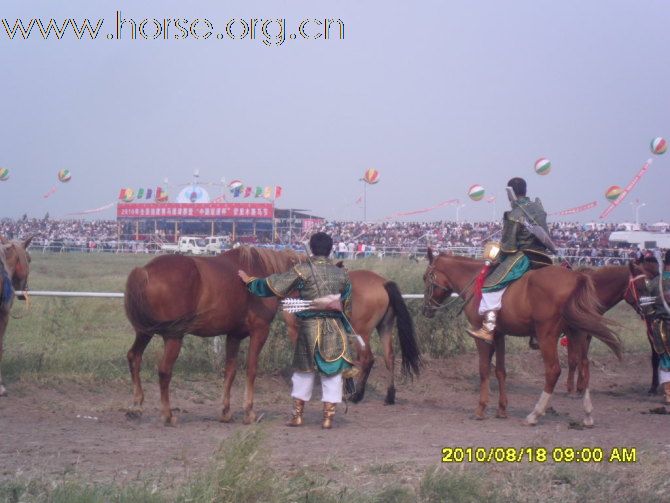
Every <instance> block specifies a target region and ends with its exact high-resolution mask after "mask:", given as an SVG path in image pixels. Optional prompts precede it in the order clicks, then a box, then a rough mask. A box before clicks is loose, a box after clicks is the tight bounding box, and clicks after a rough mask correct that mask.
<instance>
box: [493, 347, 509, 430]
mask: <svg viewBox="0 0 670 503" xmlns="http://www.w3.org/2000/svg"><path fill="white" fill-rule="evenodd" d="M495 351H496V379H498V412H497V413H496V417H498V418H501V419H507V389H506V387H505V379H507V370H506V369H505V335H504V334H499V335H498V336H497V337H496V338H495Z"/></svg>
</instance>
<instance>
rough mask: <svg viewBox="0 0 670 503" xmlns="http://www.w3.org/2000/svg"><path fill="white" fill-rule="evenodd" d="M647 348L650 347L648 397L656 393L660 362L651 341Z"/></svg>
mask: <svg viewBox="0 0 670 503" xmlns="http://www.w3.org/2000/svg"><path fill="white" fill-rule="evenodd" d="M649 346H650V347H651V386H650V388H649V391H648V393H649V394H650V395H655V394H656V392H657V391H658V366H659V364H660V362H661V357H660V356H659V355H658V353H657V352H656V350H655V349H654V346H653V345H652V344H651V341H649Z"/></svg>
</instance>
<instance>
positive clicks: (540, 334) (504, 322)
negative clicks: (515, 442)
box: [423, 249, 621, 425]
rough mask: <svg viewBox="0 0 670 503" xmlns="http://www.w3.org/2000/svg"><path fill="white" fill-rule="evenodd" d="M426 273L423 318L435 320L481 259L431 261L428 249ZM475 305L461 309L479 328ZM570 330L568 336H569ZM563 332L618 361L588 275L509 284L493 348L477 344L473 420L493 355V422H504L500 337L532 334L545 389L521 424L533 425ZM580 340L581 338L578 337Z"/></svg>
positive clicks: (552, 275) (547, 275) (482, 404)
mask: <svg viewBox="0 0 670 503" xmlns="http://www.w3.org/2000/svg"><path fill="white" fill-rule="evenodd" d="M428 262H429V265H428V268H427V269H426V273H425V274H424V278H423V279H424V284H425V296H424V310H423V312H424V315H426V316H428V317H432V316H434V314H435V312H436V310H437V309H439V307H440V306H442V305H443V303H444V301H445V300H446V299H448V298H449V296H450V295H451V293H453V292H455V293H457V294H459V295H461V296H465V295H467V294H468V290H469V289H470V285H472V284H473V283H474V282H475V278H476V277H477V276H478V274H479V273H480V271H481V269H482V267H483V265H484V263H483V261H481V260H475V259H470V258H466V257H456V256H450V255H446V254H440V255H438V256H437V257H435V256H433V253H432V251H431V250H430V249H429V250H428ZM477 311H478V305H477V302H468V303H467V304H466V305H465V307H464V312H465V315H466V316H467V318H468V320H469V321H470V323H471V324H472V325H474V326H478V325H479V324H480V323H481V321H482V317H481V316H480V315H479V314H478V312H477ZM568 331H569V332H568ZM562 332H568V333H569V334H570V336H571V340H570V342H571V343H573V344H576V342H575V339H576V338H578V337H579V336H580V334H584V333H590V334H592V335H593V336H595V337H596V338H598V339H600V340H601V341H603V342H604V343H605V344H607V345H608V346H609V347H610V348H611V349H612V351H614V353H615V354H616V355H617V357H619V358H621V342H620V341H619V339H618V337H617V336H616V334H614V333H613V332H612V330H611V329H610V328H609V326H608V325H607V320H605V318H603V316H602V315H601V314H600V313H599V311H598V301H597V297H596V294H595V291H594V288H593V282H592V280H591V279H590V277H589V276H587V275H585V274H582V273H578V272H575V271H570V270H568V269H565V268H563V267H558V266H548V267H543V268H542V269H537V270H533V271H530V272H528V273H526V274H525V275H524V276H522V277H521V278H520V279H519V280H517V281H516V282H514V283H513V284H512V285H510V286H509V287H508V288H507V290H506V291H505V294H504V295H503V308H502V309H501V311H500V313H499V315H498V325H497V329H496V334H495V341H494V344H493V345H490V344H487V343H486V342H484V341H482V340H479V339H477V340H476V345H477V351H478V353H479V377H480V393H479V406H478V407H477V410H476V413H475V415H476V417H477V418H478V419H483V418H484V417H485V415H484V412H485V409H486V406H487V404H488V399H489V374H490V368H491V358H492V357H493V353H494V352H495V353H497V355H496V377H497V378H498V385H499V390H500V396H499V401H498V413H497V416H498V417H507V393H506V391H505V377H506V373H505V336H504V334H514V335H517V336H530V335H535V337H536V338H537V341H538V343H539V345H540V352H541V354H542V359H543V361H544V368H545V384H544V390H543V391H542V394H541V395H540V399H539V401H538V402H537V404H536V405H535V407H534V409H533V411H532V412H531V413H530V414H528V416H527V417H526V420H525V423H526V424H529V425H534V424H537V421H538V417H539V416H541V415H543V414H544V412H545V410H546V408H547V406H548V404H549V400H550V398H551V395H552V393H553V392H554V388H555V386H556V382H557V381H558V377H559V375H560V373H561V367H560V364H559V360H558V351H557V343H558V338H559V336H560V334H561V333H562ZM581 337H584V336H583V335H581ZM584 410H585V412H586V417H585V419H584V423H585V424H589V423H590V424H592V422H593V420H592V418H591V412H592V410H593V406H592V404H591V399H590V393H589V390H588V389H587V390H586V391H585V393H584Z"/></svg>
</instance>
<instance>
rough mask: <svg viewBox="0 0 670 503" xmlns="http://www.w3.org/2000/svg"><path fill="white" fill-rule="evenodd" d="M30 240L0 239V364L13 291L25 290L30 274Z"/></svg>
mask: <svg viewBox="0 0 670 503" xmlns="http://www.w3.org/2000/svg"><path fill="white" fill-rule="evenodd" d="M32 239H33V238H32V237H29V238H28V239H26V240H25V241H6V240H4V239H0V243H2V244H0V273H2V274H0V363H1V362H2V344H3V339H4V338H5V331H6V330H7V323H8V322H9V312H10V310H11V308H12V304H13V302H14V290H25V289H26V287H27V285H28V274H29V273H30V254H29V253H28V246H29V245H30V241H32ZM5 275H6V276H5ZM5 278H7V279H5ZM6 282H7V283H6ZM6 394H7V390H6V389H5V387H4V385H3V383H2V372H0V396H5V395H6Z"/></svg>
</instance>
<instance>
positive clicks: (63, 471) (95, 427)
mask: <svg viewBox="0 0 670 503" xmlns="http://www.w3.org/2000/svg"><path fill="white" fill-rule="evenodd" d="M563 360H565V355H563ZM380 364H381V362H380V361H379V360H378V361H377V363H376V367H375V369H374V370H373V376H372V378H371V381H370V386H369V388H368V393H367V395H366V397H365V399H364V401H363V402H362V403H360V404H357V405H349V410H348V413H347V414H344V406H341V407H340V408H339V410H338V413H337V417H336V424H335V427H334V429H333V430H330V431H323V430H321V428H320V412H321V406H320V402H317V401H313V402H311V403H309V404H308V406H307V412H306V425H305V426H304V427H302V428H287V427H285V426H284V425H283V423H284V421H285V420H286V418H287V415H288V412H289V410H290V399H289V384H288V380H287V378H286V376H284V375H280V374H276V375H261V376H259V378H258V381H257V383H258V386H257V395H256V396H257V400H256V410H257V412H258V413H259V414H263V417H262V420H261V421H260V423H259V424H260V425H261V427H262V428H264V429H265V430H266V431H267V433H268V434H267V435H266V436H265V439H266V440H265V444H266V447H267V450H266V451H264V455H267V457H268V462H270V463H272V464H273V465H274V466H276V467H277V469H278V470H280V471H281V472H284V473H286V474H287V475H290V474H292V473H294V472H298V471H300V470H301V469H303V468H305V467H307V466H311V467H319V470H320V471H321V472H322V473H323V474H324V475H326V476H328V477H332V478H333V480H335V481H337V480H338V479H339V478H343V477H344V478H348V480H349V483H351V482H352V477H353V478H354V480H355V483H356V485H359V486H365V485H366V484H368V483H372V482H370V480H371V474H375V476H376V477H380V476H381V477H382V478H383V477H384V475H383V473H384V472H385V470H384V469H383V467H384V466H388V465H397V466H403V467H406V469H403V470H402V476H401V477H400V479H401V480H398V479H399V476H398V474H397V473H392V472H393V470H391V471H390V472H391V473H389V475H388V477H393V478H394V481H396V482H404V481H405V480H402V479H403V478H405V479H407V480H406V481H407V482H410V481H411V479H412V478H413V477H415V476H417V477H418V476H419V474H420V473H422V472H424V471H425V469H426V468H428V467H430V466H433V465H435V464H437V463H439V461H440V458H441V449H442V447H446V446H454V447H468V446H472V447H478V446H482V447H490V446H501V447H508V446H512V447H529V446H544V447H553V446H571V447H584V446H600V447H603V448H605V449H608V448H611V447H614V446H618V447H635V448H637V456H638V459H640V458H643V457H644V456H647V455H651V456H655V457H657V456H660V457H662V458H666V459H667V456H668V455H670V445H669V443H668V440H667V436H663V435H658V434H657V433H658V432H660V431H666V432H667V431H670V415H660V414H655V413H650V409H654V408H658V407H659V406H661V403H662V399H661V396H660V395H656V396H648V395H647V387H648V384H649V374H650V370H649V363H648V355H646V354H633V355H630V354H629V355H626V358H625V360H624V362H623V363H618V362H617V361H616V360H615V359H614V357H610V356H607V357H603V358H596V360H595V362H594V363H593V365H592V379H591V384H592V385H591V389H592V395H593V403H594V407H595V413H594V418H595V421H596V426H595V428H593V429H575V428H574V427H571V422H579V421H581V419H582V402H581V400H579V399H576V398H573V397H568V396H566V393H565V377H566V374H567V370H566V369H565V368H564V369H563V372H562V374H561V380H560V385H559V387H558V390H557V393H556V394H554V396H553V399H552V403H551V405H552V406H553V409H554V411H553V412H550V413H548V414H547V415H546V416H545V417H543V418H541V420H540V423H539V425H538V426H535V427H528V426H524V425H522V424H521V421H522V419H523V418H524V417H525V415H526V414H527V413H528V412H529V411H530V410H531V409H532V407H533V405H534V403H535V401H536V400H537V398H538V397H539V394H540V391H541V387H542V381H543V377H542V376H543V367H542V364H541V361H540V357H539V354H538V353H535V352H534V353H531V352H528V353H524V354H516V355H510V356H509V359H508V390H509V416H510V417H509V419H506V420H504V419H495V418H494V417H493V415H494V413H495V405H496V400H497V391H496V388H497V383H496V381H495V379H493V381H492V396H491V404H490V407H489V410H488V413H489V419H487V420H484V421H477V420H474V419H473V418H472V417H473V411H474V407H475V405H476V401H477V387H478V376H477V372H476V355H474V354H467V355H461V356H458V357H455V358H450V359H447V360H434V361H429V362H428V363H427V367H426V369H425V370H424V372H423V374H422V377H421V378H420V379H418V380H415V381H414V382H411V383H402V382H400V383H398V386H397V387H398V395H397V403H396V405H394V406H385V405H384V404H383V396H384V392H385V384H384V379H385V376H386V371H385V369H383V365H381V367H380ZM243 377H244V376H243V374H238V379H237V382H236V386H235V388H234V396H233V401H234V404H235V405H236V407H237V413H236V416H235V422H233V423H231V424H222V423H219V422H218V421H217V417H218V414H219V412H220V405H219V403H220V397H219V394H220V391H219V390H220V388H221V382H220V381H215V380H211V381H185V380H184V379H183V378H181V379H179V378H177V379H174V380H173V383H172V384H173V385H172V392H173V394H172V397H173V402H172V403H173V406H174V407H178V408H179V409H180V411H179V412H178V417H179V423H178V426H177V427H175V428H168V427H164V426H163V425H162V424H161V422H160V419H159V412H158V386H157V383H156V379H154V380H152V381H150V382H145V383H144V384H145V394H146V399H147V402H146V403H145V409H144V416H143V417H142V418H141V419H139V420H128V419H126V416H125V413H124V410H125V407H126V406H127V405H128V403H129V402H130V398H131V389H130V385H129V384H124V383H117V384H114V385H109V386H104V387H103V386H97V385H90V384H86V385H82V384H75V383H71V382H68V383H54V384H36V383H26V382H18V383H11V385H10V386H8V388H9V396H7V397H5V398H1V399H0V480H8V479H14V478H16V477H20V478H24V479H32V478H39V479H47V480H59V479H61V478H62V477H63V476H64V475H67V474H76V475H79V476H81V477H82V478H84V479H85V480H87V481H89V482H112V481H114V482H121V483H126V482H131V481H133V480H146V479H147V477H149V478H150V479H151V480H155V481H157V483H158V485H159V486H170V485H171V484H176V483H178V482H179V481H180V480H183V479H185V478H186V477H187V476H188V475H189V474H191V473H193V472H194V471H195V470H198V469H199V468H202V467H205V466H207V464H208V462H209V460H210V457H211V455H212V453H214V452H215V451H216V449H217V448H218V446H219V445H220V443H221V441H222V440H225V439H226V438H228V437H230V436H231V435H232V434H233V433H234V432H236V431H239V430H241V429H244V428H248V426H245V425H243V424H242V411H241V404H242V392H243V389H242V383H243V380H244V379H243ZM343 465H346V466H347V467H349V468H350V469H346V470H342V469H341V468H342V466H343Z"/></svg>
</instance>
